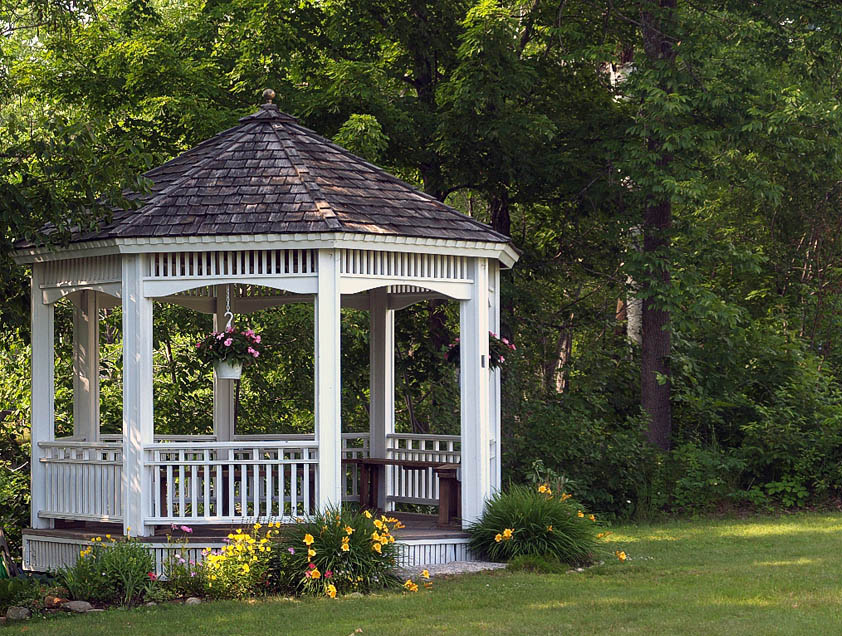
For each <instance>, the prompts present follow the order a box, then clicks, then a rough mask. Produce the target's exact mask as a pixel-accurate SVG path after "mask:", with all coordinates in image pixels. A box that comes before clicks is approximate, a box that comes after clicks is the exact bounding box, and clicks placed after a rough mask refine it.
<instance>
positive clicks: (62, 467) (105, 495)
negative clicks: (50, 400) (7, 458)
mask: <svg viewBox="0 0 842 636" xmlns="http://www.w3.org/2000/svg"><path fill="white" fill-rule="evenodd" d="M38 448H39V452H40V455H41V456H40V458H39V461H40V462H41V463H42V464H44V468H45V487H46V491H47V492H46V495H47V496H46V506H45V508H44V509H42V510H39V511H38V515H39V516H40V517H42V518H60V519H73V520H79V521H110V522H116V521H122V518H123V508H122V492H123V490H122V489H123V445H122V444H121V443H113V442H99V443H90V442H80V441H74V440H56V441H53V442H39V443H38Z"/></svg>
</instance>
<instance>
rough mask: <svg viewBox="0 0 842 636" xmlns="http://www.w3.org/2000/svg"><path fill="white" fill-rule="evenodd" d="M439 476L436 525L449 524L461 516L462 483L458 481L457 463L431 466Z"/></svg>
mask: <svg viewBox="0 0 842 636" xmlns="http://www.w3.org/2000/svg"><path fill="white" fill-rule="evenodd" d="M433 472H434V473H435V474H436V476H437V477H438V478H439V520H438V525H440V526H450V525H453V523H454V522H455V521H457V520H458V519H461V518H462V485H461V483H460V482H459V464H441V465H440V466H436V467H435V468H433Z"/></svg>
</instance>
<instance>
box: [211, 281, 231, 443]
mask: <svg viewBox="0 0 842 636" xmlns="http://www.w3.org/2000/svg"><path fill="white" fill-rule="evenodd" d="M226 287H228V286H227V285H217V286H216V312H215V313H214V315H213V330H214V331H222V330H223V329H225V324H226V323H227V322H228V319H227V318H226V317H225V289H226ZM213 434H214V435H216V441H218V442H230V441H231V439H232V438H233V436H234V380H220V379H219V378H217V377H216V372H214V374H213Z"/></svg>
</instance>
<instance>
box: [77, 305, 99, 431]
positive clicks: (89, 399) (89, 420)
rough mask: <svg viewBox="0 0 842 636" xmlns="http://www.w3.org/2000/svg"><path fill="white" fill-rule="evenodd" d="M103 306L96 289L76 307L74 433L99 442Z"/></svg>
mask: <svg viewBox="0 0 842 636" xmlns="http://www.w3.org/2000/svg"><path fill="white" fill-rule="evenodd" d="M98 309H99V307H98V304H97V295H96V292H95V291H88V290H86V291H82V292H79V298H78V300H77V304H76V305H75V306H74V307H73V436H74V437H75V438H76V439H83V440H85V441H86V442H98V441H99V311H98Z"/></svg>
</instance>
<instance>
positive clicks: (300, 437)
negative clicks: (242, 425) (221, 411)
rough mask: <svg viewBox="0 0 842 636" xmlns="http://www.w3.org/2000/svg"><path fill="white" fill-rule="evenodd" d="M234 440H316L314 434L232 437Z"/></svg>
mask: <svg viewBox="0 0 842 636" xmlns="http://www.w3.org/2000/svg"><path fill="white" fill-rule="evenodd" d="M233 439H234V440H237V441H244V442H260V441H264V440H265V441H267V442H271V441H277V440H281V441H283V440H290V441H293V440H304V441H314V440H315V439H316V435H315V433H266V434H264V435H260V434H256V435H234V437H233Z"/></svg>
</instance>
